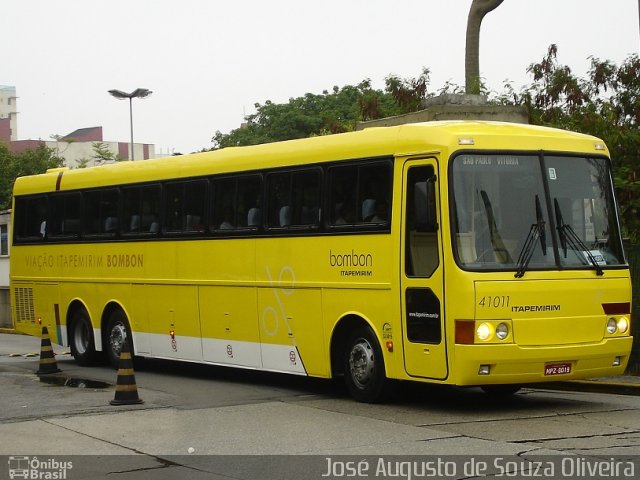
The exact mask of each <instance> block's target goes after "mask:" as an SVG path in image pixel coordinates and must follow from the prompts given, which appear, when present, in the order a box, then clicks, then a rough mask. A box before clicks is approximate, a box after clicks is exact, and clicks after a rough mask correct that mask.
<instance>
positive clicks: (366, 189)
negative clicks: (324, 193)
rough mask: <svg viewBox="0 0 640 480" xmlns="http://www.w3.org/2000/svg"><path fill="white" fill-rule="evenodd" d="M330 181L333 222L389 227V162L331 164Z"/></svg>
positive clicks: (343, 224)
mask: <svg viewBox="0 0 640 480" xmlns="http://www.w3.org/2000/svg"><path fill="white" fill-rule="evenodd" d="M329 184H330V196H329V206H330V208H331V212H330V218H329V225H330V226H334V227H341V226H345V227H346V226H365V227H367V229H371V227H376V228H384V227H388V225H389V220H390V218H389V211H390V203H391V165H390V163H389V162H374V163H367V164H361V165H347V166H340V167H331V168H330V169H329Z"/></svg>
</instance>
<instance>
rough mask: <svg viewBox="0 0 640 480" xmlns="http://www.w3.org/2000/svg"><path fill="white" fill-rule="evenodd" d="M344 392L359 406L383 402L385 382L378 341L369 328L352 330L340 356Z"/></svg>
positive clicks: (382, 360) (386, 393) (386, 390)
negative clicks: (346, 391)
mask: <svg viewBox="0 0 640 480" xmlns="http://www.w3.org/2000/svg"><path fill="white" fill-rule="evenodd" d="M344 377H345V383H346V385H347V389H348V390H349V393H350V394H351V396H352V397H353V398H355V399H356V400H357V401H359V402H365V403H378V402H382V401H383V400H385V399H386V398H387V395H388V393H389V382H388V380H387V378H386V374H385V369H384V359H383V357H382V351H381V350H380V345H379V344H378V339H377V337H376V336H375V334H374V333H373V330H371V328H370V327H369V326H366V327H361V328H358V329H356V330H354V331H353V332H352V333H351V334H350V335H349V337H348V339H347V348H346V351H345V356H344Z"/></svg>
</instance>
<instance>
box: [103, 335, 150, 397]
mask: <svg viewBox="0 0 640 480" xmlns="http://www.w3.org/2000/svg"><path fill="white" fill-rule="evenodd" d="M109 403H110V404H111V405H135V404H137V403H144V402H143V400H141V399H140V398H139V397H138V387H136V376H135V374H134V373H133V359H132V358H131V346H130V345H129V341H128V340H126V341H125V342H124V345H122V350H121V351H120V361H119V362H118V383H117V385H116V395H115V397H114V399H113V400H111V401H110V402H109Z"/></svg>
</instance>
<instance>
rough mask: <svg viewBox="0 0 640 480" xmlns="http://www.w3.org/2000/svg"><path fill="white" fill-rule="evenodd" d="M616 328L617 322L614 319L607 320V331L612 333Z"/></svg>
mask: <svg viewBox="0 0 640 480" xmlns="http://www.w3.org/2000/svg"><path fill="white" fill-rule="evenodd" d="M617 329H618V323H617V322H616V319H615V318H610V319H609V320H608V321H607V332H609V333H610V334H612V335H613V334H614V333H616V330H617Z"/></svg>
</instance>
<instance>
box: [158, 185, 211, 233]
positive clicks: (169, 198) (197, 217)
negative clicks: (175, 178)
mask: <svg viewBox="0 0 640 480" xmlns="http://www.w3.org/2000/svg"><path fill="white" fill-rule="evenodd" d="M207 186H208V182H207V181H206V180H198V181H189V182H177V183H169V184H167V185H166V187H165V197H164V198H165V210H164V211H165V230H166V231H168V232H203V231H204V225H205V223H206V218H205V214H206V206H207Z"/></svg>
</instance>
